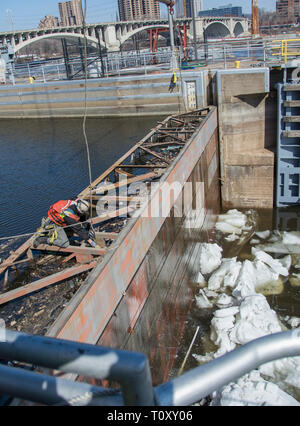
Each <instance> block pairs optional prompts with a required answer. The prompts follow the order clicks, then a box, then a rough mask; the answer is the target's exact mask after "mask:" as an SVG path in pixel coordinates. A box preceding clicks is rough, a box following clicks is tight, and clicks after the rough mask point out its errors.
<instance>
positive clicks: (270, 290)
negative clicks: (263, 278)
mask: <svg viewBox="0 0 300 426" xmlns="http://www.w3.org/2000/svg"><path fill="white" fill-rule="evenodd" d="M283 290H284V284H283V281H282V279H281V278H280V277H279V278H278V280H276V281H269V282H267V283H265V284H263V285H261V286H260V287H256V291H257V293H261V294H263V295H264V296H270V295H272V294H273V295H275V294H281V293H282V292H283Z"/></svg>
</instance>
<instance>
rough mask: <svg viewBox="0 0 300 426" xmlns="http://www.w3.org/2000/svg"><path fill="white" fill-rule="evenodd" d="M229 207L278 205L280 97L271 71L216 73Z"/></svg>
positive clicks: (224, 187) (224, 192)
mask: <svg viewBox="0 0 300 426" xmlns="http://www.w3.org/2000/svg"><path fill="white" fill-rule="evenodd" d="M216 81H217V104H218V114H219V137H220V156H221V180H222V205H223V207H224V208H226V209H227V208H266V209H268V208H270V209H272V208H273V204H274V195H273V192H274V161H275V154H274V149H275V146H276V98H275V99H274V97H273V96H272V92H271V91H270V71H269V68H264V69H241V70H223V71H218V72H217V74H216Z"/></svg>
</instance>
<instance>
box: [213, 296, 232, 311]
mask: <svg viewBox="0 0 300 426" xmlns="http://www.w3.org/2000/svg"><path fill="white" fill-rule="evenodd" d="M233 304H234V299H233V297H231V296H228V295H227V294H225V293H223V294H220V296H219V297H218V299H217V301H216V305H217V307H218V308H225V307H230V306H232V305H233Z"/></svg>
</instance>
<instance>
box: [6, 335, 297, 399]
mask: <svg viewBox="0 0 300 426" xmlns="http://www.w3.org/2000/svg"><path fill="white" fill-rule="evenodd" d="M298 355H300V329H298V330H293V331H286V332H282V333H277V334H272V335H268V336H265V337H261V338H259V339H256V340H253V341H252V342H250V343H248V344H246V345H244V346H242V347H240V348H238V349H236V350H234V351H232V352H229V353H227V354H226V355H223V356H222V357H220V358H217V359H215V360H213V361H211V362H209V363H207V364H204V365H202V366H200V367H197V368H195V369H192V370H190V371H189V372H187V373H184V374H182V375H181V376H180V377H177V378H175V379H173V380H171V381H169V382H167V383H164V384H162V385H160V386H157V387H155V388H153V387H152V381H151V375H150V369H149V364H148V360H147V358H146V356H145V355H143V354H139V353H135V352H129V351H122V350H116V349H110V348H103V347H99V346H93V345H87V344H82V343H76V342H70V341H65V340H58V339H53V338H47V337H40V336H31V335H26V334H23V333H17V332H12V331H5V332H4V333H3V336H2V337H1V340H0V359H2V360H6V361H19V362H22V363H26V365H27V366H29V365H32V364H33V365H34V366H38V367H44V368H50V369H53V370H59V371H62V372H64V373H72V374H75V375H82V376H84V377H93V378H96V379H108V380H113V381H117V382H118V383H120V386H121V392H120V391H119V390H118V389H107V388H101V387H98V386H91V385H88V384H86V383H81V382H73V381H71V380H68V379H65V378H64V379H63V378H60V377H55V376H50V375H46V374H41V373H37V372H33V371H28V370H27V369H24V368H16V367H11V366H10V367H9V366H6V365H0V393H2V394H7V395H9V396H12V397H17V398H21V399H24V400H27V401H32V402H36V403H41V404H45V405H102V406H103V405H104V406H121V405H132V406H153V405H156V406H180V405H181V406H184V405H185V406H187V405H192V404H194V403H197V402H198V401H200V400H201V399H202V398H203V397H206V396H208V395H209V394H210V393H212V392H213V391H215V390H217V389H219V388H220V387H222V386H225V385H227V384H228V383H230V382H232V381H235V380H236V379H238V378H239V377H241V376H243V375H244V374H246V373H248V372H250V371H251V370H253V369H255V368H257V367H258V366H260V365H261V364H264V363H266V362H270V361H274V360H276V359H279V358H283V357H290V356H298Z"/></svg>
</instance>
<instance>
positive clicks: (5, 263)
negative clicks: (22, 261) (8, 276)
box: [0, 236, 35, 274]
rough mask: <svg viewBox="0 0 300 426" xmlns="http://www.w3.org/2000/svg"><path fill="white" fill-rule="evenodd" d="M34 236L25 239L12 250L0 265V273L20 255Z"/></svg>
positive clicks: (29, 245) (30, 243)
mask: <svg viewBox="0 0 300 426" xmlns="http://www.w3.org/2000/svg"><path fill="white" fill-rule="evenodd" d="M34 238H35V237H34V236H32V237H31V238H29V240H27V241H25V243H24V244H22V245H21V246H20V247H19V248H18V249H17V250H16V251H14V252H13V253H12V254H11V255H10V256H9V257H8V258H7V259H6V260H5V262H3V263H2V264H1V265H0V274H2V273H3V272H4V271H5V270H6V269H7V268H8V267H9V266H10V265H11V263H13V262H14V261H15V260H17V259H18V258H19V257H20V256H22V255H23V254H24V253H25V252H26V251H27V250H28V249H29V248H30V247H31V246H32V243H33V240H34Z"/></svg>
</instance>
